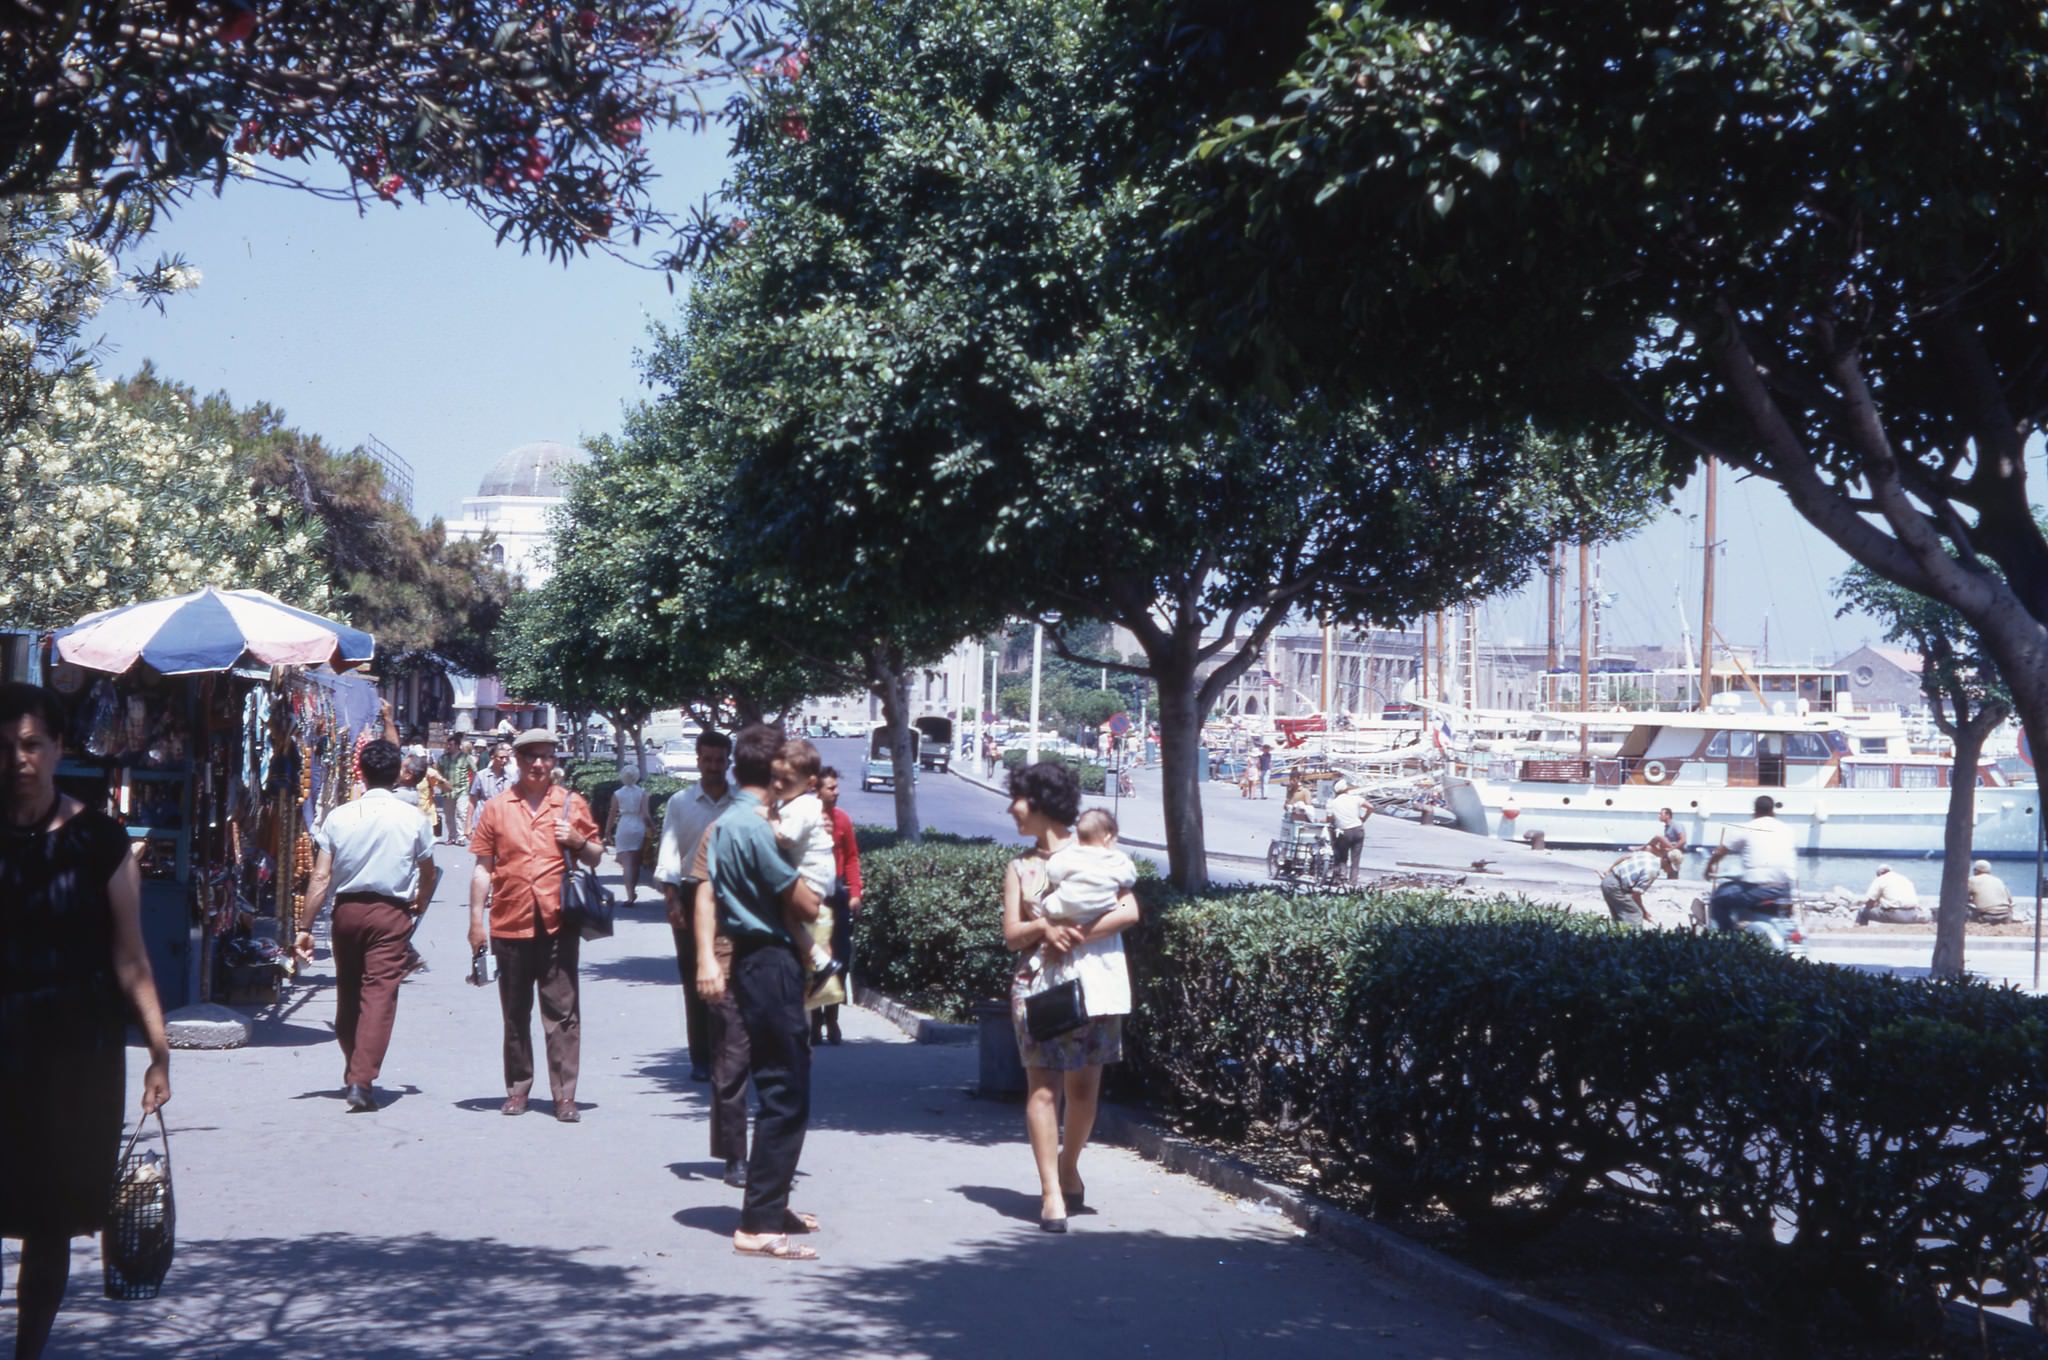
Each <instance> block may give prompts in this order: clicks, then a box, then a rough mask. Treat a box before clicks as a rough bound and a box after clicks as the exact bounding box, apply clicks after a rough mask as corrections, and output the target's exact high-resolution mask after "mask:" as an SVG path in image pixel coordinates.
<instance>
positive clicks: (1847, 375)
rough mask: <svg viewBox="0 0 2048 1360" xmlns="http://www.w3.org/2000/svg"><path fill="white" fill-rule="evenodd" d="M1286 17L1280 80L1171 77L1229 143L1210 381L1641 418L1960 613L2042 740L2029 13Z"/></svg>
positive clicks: (1826, 5)
mask: <svg viewBox="0 0 2048 1360" xmlns="http://www.w3.org/2000/svg"><path fill="white" fill-rule="evenodd" d="M1138 11H1139V16H1140V21H1141V23H1149V24H1151V25H1152V26H1153V27H1152V29H1151V32H1152V34H1153V38H1154V46H1153V47H1152V49H1151V50H1152V51H1153V52H1155V53H1164V52H1167V51H1168V39H1167V37H1166V35H1167V34H1168V33H1169V32H1173V31H1174V25H1175V24H1176V23H1177V22H1189V23H1192V24H1193V25H1194V26H1195V27H1197V28H1199V27H1200V26H1201V25H1202V24H1204V23H1225V22H1227V21H1228V20H1227V16H1224V15H1223V14H1222V11H1221V9H1220V7H1219V6H1217V5H1215V4H1213V3H1209V2H1208V0H1190V3H1186V4H1178V5H1173V6H1170V7H1167V8H1164V9H1161V8H1159V7H1155V6H1139V7H1138ZM1283 20H1291V21H1292V22H1295V23H1297V24H1299V25H1300V29H1299V34H1298V37H1297V38H1296V39H1295V40H1294V41H1293V42H1292V50H1293V51H1294V53H1295V54H1296V56H1295V58H1294V61H1293V65H1292V69H1291V70H1290V71H1289V72H1287V73H1286V74H1285V75H1284V76H1283V77H1281V78H1280V79H1278V80H1267V79H1264V78H1263V77H1262V68H1261V67H1260V66H1259V64H1257V63H1232V62H1230V61H1228V60H1221V59H1219V60H1211V56H1212V55H1213V54H1214V53H1215V52H1216V50H1217V49H1216V48H1215V46H1214V45H1205V44H1203V43H1201V42H1186V41H1180V45H1179V46H1178V47H1175V48H1173V49H1172V50H1173V51H1174V52H1183V51H1184V52H1188V53H1190V54H1192V55H1190V56H1189V57H1188V63H1189V69H1190V71H1191V72H1192V74H1191V75H1190V76H1189V79H1188V80H1187V82H1186V83H1187V84H1188V85H1189V86H1191V87H1192V88H1194V89H1196V90H1198V91H1202V92H1204V95H1205V98H1206V100H1207V102H1206V104H1205V105H1203V106H1202V107H1203V112H1204V113H1205V115H1206V116H1208V117H1209V119H1210V121H1209V125H1208V127H1207V129H1206V132H1205V134H1204V135H1203V136H1202V137H1201V138H1200V139H1199V140H1193V139H1190V142H1191V144H1190V142H1184V143H1182V148H1183V150H1186V151H1188V152H1189V153H1190V154H1189V155H1188V158H1187V162H1186V164H1185V166H1184V175H1185V178H1184V179H1183V180H1182V181H1181V183H1180V192H1179V194H1178V197H1177V200H1176V208H1175V214H1176V221H1177V222H1178V225H1179V230H1178V231H1177V233H1176V234H1175V238H1174V245H1173V248H1172V251H1171V252H1170V254H1169V256H1168V257H1167V258H1165V259H1162V260H1161V261H1160V262H1159V263H1160V264H1161V266H1162V268H1161V277H1171V278H1172V279H1174V280H1176V281H1177V282H1182V281H1189V280H1192V282H1188V283H1187V285H1186V286H1187V288H1188V289H1189V293H1191V294H1192V298H1191V299H1190V297H1189V293H1183V294H1181V296H1182V298H1183V300H1184V301H1190V300H1191V302H1192V310H1193V311H1194V312H1195V314H1196V315H1197V316H1198V317H1199V318H1200V319H1201V322H1202V324H1203V333H1204V334H1205V335H1207V336H1210V337H1215V339H1216V342H1217V343H1216V344H1215V345H1214V346H1213V348H1212V350H1211V352H1210V354H1209V356H1208V357H1209V358H1210V360H1211V361H1212V363H1214V364H1215V366H1216V369H1217V371H1226V370H1227V369H1228V367H1229V366H1230V364H1231V363H1233V362H1234V363H1235V364H1236V365H1238V366H1239V367H1241V368H1242V369H1244V370H1249V371H1256V372H1258V373H1261V374H1262V375H1263V376H1264V377H1265V379H1266V380H1267V382H1268V384H1269V385H1278V386H1284V387H1311V386H1342V387H1344V388H1346V389H1348V390H1354V391H1356V390H1364V391H1367V392H1371V393H1374V394H1378V395H1382V396H1386V395H1389V394H1395V395H1400V396H1405V397H1406V398H1407V399H1408V403H1409V404H1408V406H1406V407H1405V408H1404V409H1409V410H1427V411H1429V412H1430V413H1431V414H1433V415H1434V416H1436V417H1437V418H1439V419H1441V420H1444V421H1446V422H1448V423H1451V424H1453V425H1456V424H1459V423H1462V422H1465V421H1468V420H1473V419H1481V420H1494V421H1500V420H1521V419H1527V418H1533V419H1538V420H1542V421H1546V422H1554V423H1556V424H1557V425H1559V426H1562V427H1565V428H1583V427H1584V426H1585V425H1586V424H1588V423H1599V422H1606V421H1611V420H1613V419H1615V418H1616V416H1617V414H1620V415H1625V416H1626V417H1627V418H1629V419H1631V420H1633V421H1637V422H1640V423H1641V425H1643V426H1644V427H1646V428H1649V429H1653V430H1656V431H1660V432H1662V433H1663V434H1665V435H1667V436H1668V437H1669V438H1670V439H1671V440H1672V445H1673V447H1674V448H1676V449H1679V450H1682V451H1683V452H1684V453H1685V455H1686V457H1687V459H1688V460H1690V459H1694V458H1697V457H1698V456H1701V455H1705V456H1712V457H1716V458H1720V459H1722V460H1723V461H1725V462H1727V463H1729V464H1731V465H1733V466H1735V467H1739V468H1742V469H1744V470H1746V471H1748V472H1751V473H1754V474H1756V475H1759V476H1762V477H1765V478H1767V479H1769V480H1771V481H1774V482H1776V483H1777V484H1778V485H1779V486H1781V487H1782V488H1783V489H1784V491H1785V493H1786V495H1787V496H1788V498H1789V499H1790V500H1791V502H1792V504H1793V505H1794V507H1795V508H1797V509H1798V511H1799V512H1800V513H1801V514H1802V515H1803V516H1804V517H1805V518H1806V519H1807V520H1808V521H1809V522H1811V523H1812V524H1814V525H1815V526H1816V527H1818V528H1819V529H1820V530H1821V531H1822V532H1823V533H1825V534H1826V535H1827V536H1828V537H1829V538H1830V539H1832V540H1833V541H1834V542H1835V543H1836V544H1837V545H1839V546H1840V547H1841V548H1842V549H1843V550H1844V551H1845V552H1847V553H1848V554H1849V556H1850V557H1852V558H1853V559H1855V560H1856V561H1857V562H1858V563H1860V564H1861V565H1862V566H1864V567H1866V568H1868V569H1869V570H1871V571H1872V572H1875V573H1876V574H1877V575H1878V576H1879V577H1881V578H1882V579H1883V580H1885V581H1888V582H1890V583H1892V584H1894V585H1897V586H1901V587H1903V588H1905V589H1907V590H1911V591H1913V592H1915V593H1917V594H1921V595H1924V596H1927V597H1929V598H1930V599H1933V600H1935V601H1937V602H1939V603H1941V604H1943V605H1946V606H1948V607H1949V608H1952V609H1954V610H1955V611H1956V613H1957V614H1959V615H1960V616H1961V617H1962V619H1963V620H1964V621H1965V622H1966V623H1967V624H1968V625H1969V626H1970V627H1971V628H1972V629H1974V630H1975V632H1976V635H1977V636H1978V638H1979V639H1981V643H1982V646H1983V647H1984V649H1985V651H1986V653H1987V655H1988V656H1989V657H1990V658H1991V660H1992V661H1993V662H1994V663H1995V665H1996V668H1997V671H1998V672H1999V674H2001V675H2003V676H2004V677H2005V679H2006V682H2007V683H2008V684H2009V685H2010V686H2011V691H2012V696H2013V700H2014V703H2015V706H2016V707H2017V709H2018V710H2019V712H2020V714H2021V715H2022V718H2023V720H2024V721H2025V723H2026V725H2027V729H2028V732H2029V734H2030V736H2031V738H2032V740H2033V741H2034V742H2035V743H2036V744H2037V746H2038V745H2040V744H2042V743H2044V742H2048V537H2044V535H2043V532H2042V530H2041V527H2040V525H2039V524H2038V523H2037V522H2036V521H2035V519H2034V517H2033V515H2032V514H2031V512H2030V509H2029V484H2028V479H2027V462H2026V456H2025V448H2026V443H2027V441H2028V440H2029V439H2030V438H2032V437H2035V435H2036V432H2037V431H2038V430H2039V429H2040V428H2041V424H2042V420H2043V418H2044V416H2048V358H2044V355H2048V322H2044V316H2048V312H2044V302H2048V283H2044V280H2048V196H2044V195H2043V194H2042V193H2041V184H2042V183H2043V178H2044V173H2048V159H2044V158H2048V150H2044V143H2043V141H2042V139H2041V138H2040V136H2039V135H2038V132H2037V129H2039V128H2040V127H2043V126H2048V81H2043V80H2042V78H2041V74H2042V71H2043V69H2044V66H2048V46H2044V44H2048V30H2044V29H2043V26H2042V24H2041V15H2040V9H2039V6H2038V5H2033V4H2023V3H2015V2H2013V0H1998V2H1994V3H1985V4H1976V5H1968V6H1954V5H1942V4H1936V3H1931V2H1925V0H1907V2H1906V3H1891V2H1890V0H1823V2H1821V3H1812V4H1803V5H1796V6H1787V5H1781V4H1776V3H1767V0H1732V2H1726V3H1723V2H1716V3H1706V2H1705V0H1674V2H1673V3H1667V4H1661V5H1653V6H1645V5H1642V4H1640V3H1636V2H1635V0H1571V3H1563V0H1550V2H1547V3H1533V4H1530V3H1508V2H1507V0H1489V2H1487V3H1460V4H1448V3H1442V0H1345V2H1344V3H1337V4H1331V5H1327V6H1321V7H1313V8H1312V7H1308V6H1302V7H1299V8H1293V9H1288V10H1286V11H1285V14H1284V15H1283V16H1282V19H1281V20H1276V22H1280V21H1283ZM1177 41H1179V40H1177ZM1272 45H1273V43H1272V42H1269V43H1268V48H1269V49H1270V48H1271V46H1272ZM1233 82H1235V88H1234V89H1233V88H1232V86H1233ZM1361 242H1370V243H1371V244H1370V248H1365V249H1361V248H1360V243H1361ZM1176 266H1177V268H1172V267H1176ZM1169 268H1172V272H1171V273H1170V274H1169V272H1168V270H1169Z"/></svg>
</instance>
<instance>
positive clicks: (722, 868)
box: [694, 723, 818, 1261]
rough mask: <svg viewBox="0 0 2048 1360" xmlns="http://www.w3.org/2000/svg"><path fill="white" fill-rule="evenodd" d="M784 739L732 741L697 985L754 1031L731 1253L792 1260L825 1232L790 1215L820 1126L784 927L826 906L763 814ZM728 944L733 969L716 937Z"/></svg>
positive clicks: (746, 734) (755, 731)
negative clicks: (741, 1193) (802, 1239)
mask: <svg viewBox="0 0 2048 1360" xmlns="http://www.w3.org/2000/svg"><path fill="white" fill-rule="evenodd" d="M781 749H782V734H781V733H779V732H777V731H776V730H775V729H774V728H772V727H769V726H767V725H765V724H762V723H756V724H754V725H753V726H751V727H747V728H743V729H741V731H740V732H739V734H738V736H737V737H735V738H734V740H733V753H732V754H733V761H732V763H733V780H734V782H735V783H736V784H737V785H738V786H739V787H738V789H737V790H736V791H735V792H734V794H733V800H732V806H730V807H729V808H727V809H726V810H725V812H724V813H723V814H721V815H720V817H719V819H718V820H717V821H716V822H714V823H713V824H712V827H711V832H710V834H709V835H708V836H707V837H706V838H705V848H704V851H703V858H704V859H705V860H706V862H707V867H708V869H709V871H710V879H709V881H708V882H707V883H705V884H704V885H702V886H701V887H700V888H699V889H698V894H697V910H696V917H695V922H694V924H695V926H696V930H697V989H698V992H699V994H700V995H702V996H703V998H704V999H705V1001H707V1002H714V1003H715V1002H717V1001H718V1000H719V999H720V998H721V997H723V996H724V995H725V994H726V993H727V992H728V990H729V991H730V992H731V994H732V997H733V1002H734V1004H735V1005H736V1006H737V1007H738V1009H739V1016H740V1021H741V1023H742V1024H743V1025H745V1027H746V1032H747V1050H748V1054H747V1063H748V1071H749V1073H750V1075H751V1076H752V1077H753V1079H754V1091H755V1094H756V1095H757V1096H758V1098H759V1100H760V1112H759V1114H758V1115H757V1116H756V1117H755V1120H754V1146H753V1149H752V1152H751V1154H750V1155H749V1157H748V1159H747V1193H746V1202H745V1204H744V1205H743V1207H742V1208H741V1210H740V1225H739V1229H738V1230H737V1231H736V1232H734V1233H733V1235H732V1245H733V1250H734V1251H737V1252H739V1253H740V1254H742V1255H745V1256H765V1257H770V1258H773V1259H775V1260H784V1261H810V1260H816V1259H817V1255H818V1253H817V1252H815V1251H813V1250H812V1249H811V1248H810V1247H808V1246H805V1245H803V1244H801V1243H797V1242H792V1241H791V1240H790V1234H792V1233H799V1232H815V1231H817V1227H818V1223H817V1220H816V1219H815V1218H813V1217H811V1216H810V1215H808V1214H800V1213H796V1212H794V1211H793V1210H791V1208H790V1207H789V1192H790V1185H791V1183H792V1182H793V1181H794V1180H795V1179H796V1169H797V1160H798V1158H799V1157H800V1156H801V1155H802V1154H803V1147H804V1134H805V1131H806V1130H807V1129H808V1127H809V1125H810V1118H811V1045H810V1035H809V1031H808V1030H807V1028H806V1027H805V1024H804V991H803V988H804V980H803V970H802V968H801V967H800V966H799V964H798V962H797V940H796V938H795V937H794V936H793V935H792V934H791V933H790V930H789V927H788V925H787V924H785V920H786V917H787V916H788V915H789V914H791V913H794V915H795V916H796V917H797V918H798V919H800V920H808V919H811V918H813V917H815V916H816V915H817V911H818V899H817V895H816V894H815V893H813V892H812V891H811V890H810V888H809V887H808V886H807V885H806V884H805V883H804V880H803V879H802V878H801V877H800V876H799V875H798V874H797V871H796V869H795V868H794V867H793V866H792V865H791V864H790V863H789V861H788V860H786V859H784V858H783V857H782V853H781V852H780V851H779V850H778V849H777V848H776V845H775V832H774V829H773V828H772V827H770V826H769V825H768V821H767V819H766V818H765V817H763V816H762V815H761V814H762V811H763V805H764V803H765V800H766V799H767V798H768V796H769V783H770V781H771V780H772V779H773V778H774V771H775V757H776V755H777V753H778V752H780V750H781ZM721 935H722V936H724V937H725V938H726V940H728V941H729V945H728V952H729V957H730V959H731V963H730V968H729V973H730V981H729V982H728V976H727V970H722V969H721V968H720V966H719V962H718V956H717V937H718V936H721Z"/></svg>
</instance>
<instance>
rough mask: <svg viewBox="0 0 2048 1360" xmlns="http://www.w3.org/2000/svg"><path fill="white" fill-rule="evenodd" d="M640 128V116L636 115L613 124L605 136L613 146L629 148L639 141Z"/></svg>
mask: <svg viewBox="0 0 2048 1360" xmlns="http://www.w3.org/2000/svg"><path fill="white" fill-rule="evenodd" d="M641 128H642V124H641V121H640V115H639V114H637V113H636V114H632V115H630V116H629V117H625V118H621V119H619V120H618V121H616V122H614V123H613V124H612V127H611V131H610V132H608V133H607V134H605V135H606V138H607V139H608V140H609V141H610V142H611V144H612V145H613V146H631V145H632V144H633V143H635V142H637V141H639V140H640V132H641Z"/></svg>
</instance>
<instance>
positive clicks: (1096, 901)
mask: <svg viewBox="0 0 2048 1360" xmlns="http://www.w3.org/2000/svg"><path fill="white" fill-rule="evenodd" d="M1045 878H1046V883H1047V885H1048V891H1047V892H1046V895H1045V900H1044V901H1043V902H1041V903H1039V905H1038V911H1039V915H1041V916H1043V917H1045V919H1047V920H1048V921H1059V922H1061V923H1063V924H1066V925H1076V926H1081V927H1083V928H1085V927H1087V926H1090V925H1093V924H1094V923H1095V922H1096V921H1097V920H1098V919H1100V918H1101V917H1102V916H1103V915H1104V914H1105V913H1107V912H1108V911H1109V910H1110V909H1111V908H1112V907H1114V906H1116V899H1117V897H1118V895H1119V894H1121V893H1123V892H1124V891H1126V890H1127V889H1129V888H1130V886H1131V885H1132V884H1134V883H1136V882H1137V881H1138V868H1137V866H1136V865H1134V864H1132V863H1131V857H1130V856H1129V855H1127V854H1125V853H1124V852H1123V851H1121V850H1119V849H1117V848H1116V818H1115V817H1113V816H1111V815H1110V814H1109V812H1108V811H1107V810H1106V809H1103V808H1089V809H1088V810H1087V811H1086V812H1084V813H1082V814H1081V815H1080V817H1079V818H1078V819H1076V821H1075V822H1074V839H1073V840H1071V841H1069V842H1067V843H1066V844H1065V845H1063V846H1061V847H1060V848H1059V849H1057V850H1055V851H1053V853H1052V857H1051V858H1050V859H1048V860H1046V862H1045Z"/></svg>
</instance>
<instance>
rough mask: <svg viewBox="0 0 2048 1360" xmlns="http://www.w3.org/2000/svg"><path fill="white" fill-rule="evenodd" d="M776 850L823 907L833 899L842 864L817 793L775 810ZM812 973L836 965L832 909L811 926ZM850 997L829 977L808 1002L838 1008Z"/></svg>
mask: <svg viewBox="0 0 2048 1360" xmlns="http://www.w3.org/2000/svg"><path fill="white" fill-rule="evenodd" d="M773 825H774V827H775V848H776V849H778V850H780V851H781V852H782V857H783V858H784V859H786V860H788V861H789V862H790V863H791V864H793V865H795V866H796V875H797V877H798V878H800V879H802V880H803V881H804V886H806V887H808V888H809V889H810V890H811V891H812V892H814V893H816V894H817V895H818V901H819V902H820V903H821V904H823V903H827V902H830V901H831V899H832V882H833V879H835V878H836V877H837V876H838V872H839V862H838V860H837V858H836V857H835V856H834V855H833V852H832V819H831V818H830V817H827V816H826V815H825V804H824V803H823V802H821V801H819V798H818V795H817V794H815V793H800V794H798V795H797V796H796V797H794V798H792V799H790V800H789V801H788V802H786V803H783V804H781V805H779V806H778V807H777V808H776V809H775V821H774V823H773ZM810 958H811V971H812V972H813V973H814V974H815V973H821V972H823V971H824V970H825V969H826V968H827V967H828V966H829V965H830V964H831V962H832V908H831V907H829V906H825V905H820V906H819V908H818V919H817V920H815V921H813V922H811V952H810ZM845 999H846V993H845V989H844V987H843V985H842V984H841V983H840V982H839V980H838V979H837V978H831V977H827V978H826V979H825V980H824V982H823V984H822V985H820V986H818V987H817V988H816V989H815V990H814V991H813V992H812V994H811V995H810V996H809V997H807V998H806V1000H805V1004H806V1005H807V1006H810V1007H817V1006H831V1005H838V1004H841V1003H842V1002H844V1001H845Z"/></svg>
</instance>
